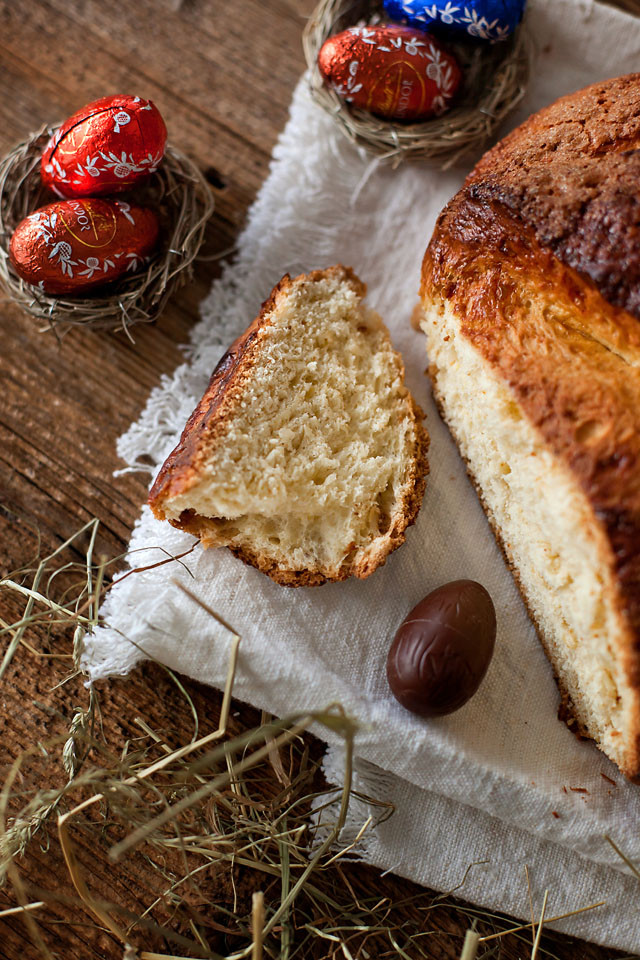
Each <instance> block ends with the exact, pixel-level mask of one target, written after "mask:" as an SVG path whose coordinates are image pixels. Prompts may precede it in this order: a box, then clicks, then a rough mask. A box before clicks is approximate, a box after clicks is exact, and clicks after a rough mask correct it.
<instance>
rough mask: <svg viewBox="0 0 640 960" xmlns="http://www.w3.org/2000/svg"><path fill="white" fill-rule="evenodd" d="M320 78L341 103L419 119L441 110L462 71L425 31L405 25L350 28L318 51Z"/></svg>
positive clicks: (383, 114)
mask: <svg viewBox="0 0 640 960" xmlns="http://www.w3.org/2000/svg"><path fill="white" fill-rule="evenodd" d="M318 66H319V68H320V72H321V73H322V76H323V77H324V79H325V81H326V82H327V83H328V84H329V85H330V86H331V87H333V89H334V90H335V91H336V93H337V94H338V95H339V96H340V97H342V98H343V99H344V100H346V102H347V103H350V104H352V106H354V107H359V108H360V109H362V110H368V111H369V112H370V113H374V114H376V115H377V116H379V117H384V118H386V119H387V120H414V121H415V120H425V119H427V118H428V117H433V116H438V115H439V114H441V113H444V112H445V110H447V108H448V106H449V103H450V101H451V99H452V97H453V96H454V94H455V92H456V90H457V89H458V87H459V86H460V81H461V79H462V74H461V72H460V67H459V66H458V64H457V62H456V60H455V58H454V57H453V56H452V55H451V54H450V53H448V52H447V51H446V50H445V49H444V48H443V47H442V46H441V45H440V44H439V43H438V42H437V40H434V38H433V37H431V36H429V34H426V33H422V32H421V31H419V30H413V29H411V28H410V27H402V26H389V25H382V26H372V27H350V28H349V29H348V30H343V31H342V33H338V34H336V35H335V36H334V37H329V39H328V40H326V41H325V42H324V44H323V45H322V47H321V49H320V53H319V54H318Z"/></svg>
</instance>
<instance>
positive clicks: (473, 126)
mask: <svg viewBox="0 0 640 960" xmlns="http://www.w3.org/2000/svg"><path fill="white" fill-rule="evenodd" d="M382 14H383V10H382V4H381V3H379V2H378V3H376V2H373V3H372V2H366V0H356V2H350V0H321V3H319V5H318V6H317V7H316V10H315V12H314V13H313V14H312V16H311V17H310V19H309V22H308V24H307V26H306V28H305V31H304V35H303V44H304V51H305V57H306V60H307V65H308V68H309V83H310V91H311V96H312V97H313V99H314V100H315V101H316V103H318V104H319V105H320V106H321V107H323V109H325V110H326V111H327V112H328V113H329V114H331V116H332V117H333V118H334V120H335V122H336V124H337V126H338V128H339V129H340V130H341V132H342V133H343V134H344V135H345V136H346V137H348V138H349V139H350V140H351V141H353V142H354V143H356V144H358V145H359V146H362V147H364V148H365V149H366V150H367V151H368V152H369V153H371V154H373V155H374V156H376V157H378V158H380V159H381V160H386V161H390V162H392V163H393V164H394V165H397V164H398V163H400V162H401V161H402V160H405V159H411V160H421V161H430V162H431V163H432V164H434V165H436V166H439V167H442V168H447V167H450V166H453V165H454V164H455V163H456V162H457V161H458V160H459V159H460V158H461V157H462V156H464V155H465V154H467V153H469V152H470V151H477V150H479V149H481V148H482V147H483V146H484V144H485V143H486V142H487V140H489V138H490V137H491V136H492V135H493V134H495V132H496V131H497V129H498V127H499V125H500V123H501V122H502V121H503V120H504V118H505V117H506V116H507V115H508V114H509V113H510V112H511V111H512V110H513V109H514V107H515V106H516V105H517V104H518V103H519V102H520V100H521V99H522V97H523V96H524V93H525V90H526V87H527V83H528V79H529V61H530V52H529V43H528V40H527V36H528V34H527V26H526V19H525V22H523V23H521V24H520V25H519V26H518V27H517V28H516V29H515V30H514V31H513V33H512V34H511V36H510V37H509V38H508V39H506V40H502V41H500V42H498V43H488V42H486V41H485V42H481V43H478V42H476V41H474V40H473V39H471V40H464V41H459V42H455V43H448V49H449V50H450V51H451V53H452V54H453V56H454V57H455V59H456V61H457V63H458V64H459V65H460V67H461V69H462V74H463V81H462V86H461V89H460V91H459V92H458V94H457V95H456V97H455V99H454V101H453V106H452V107H451V108H450V109H448V110H447V112H446V113H442V115H440V116H432V117H429V118H428V119H424V120H421V121H419V122H406V121H399V120H389V119H385V118H384V117H380V116H376V115H375V114H374V112H372V111H369V110H363V109H362V108H361V106H360V105H359V103H356V102H352V103H349V102H348V100H347V97H346V96H345V95H344V94H340V93H339V92H338V91H337V90H336V89H334V87H332V86H331V85H330V84H328V83H326V81H325V78H324V77H323V75H322V72H321V70H320V66H319V64H318V54H319V53H320V50H321V49H322V47H323V44H325V42H326V41H327V40H328V39H329V38H330V37H333V36H335V35H336V34H340V33H341V32H342V31H344V30H346V29H348V28H350V27H355V26H362V25H363V24H367V25H375V24H376V23H380V22H382V19H383V16H382ZM351 99H353V98H351Z"/></svg>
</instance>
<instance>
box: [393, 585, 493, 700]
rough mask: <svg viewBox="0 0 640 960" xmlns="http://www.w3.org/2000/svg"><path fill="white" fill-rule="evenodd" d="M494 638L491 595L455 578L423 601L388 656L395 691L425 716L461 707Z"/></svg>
mask: <svg viewBox="0 0 640 960" xmlns="http://www.w3.org/2000/svg"><path fill="white" fill-rule="evenodd" d="M495 639H496V612H495V609H494V606H493V601H492V600H491V597H490V596H489V594H488V593H487V591H486V590H485V588H484V587H483V586H481V585H480V584H479V583H476V582H475V581H474V580H454V581H453V582H452V583H445V584H444V585H443V586H442V587H438V589H437V590H434V591H433V593H430V594H429V595H428V596H426V597H425V598H424V600H421V601H420V603H419V604H417V606H415V607H414V608H413V610H412V611H411V613H410V614H409V615H408V616H407V618H406V619H405V620H404V622H403V623H402V625H401V627H400V629H399V630H398V632H397V634H396V636H395V639H394V641H393V643H392V644H391V649H390V650H389V656H388V658H387V677H388V680H389V686H390V687H391V691H392V693H393V695H394V696H395V698H396V700H398V701H399V702H400V703H401V704H402V706H403V707H406V708H407V710H411V711H412V712H413V713H417V714H419V715H420V716H422V717H440V716H443V715H444V714H447V713H453V712H454V711H455V710H459V709H460V707H462V706H463V705H464V704H465V703H466V702H467V700H469V699H470V698H471V697H472V696H473V695H474V693H475V692H476V690H477V689H478V687H479V686H480V684H481V682H482V679H483V677H484V675H485V673H486V672H487V669H488V667H489V664H490V662H491V657H492V656H493V648H494V644H495Z"/></svg>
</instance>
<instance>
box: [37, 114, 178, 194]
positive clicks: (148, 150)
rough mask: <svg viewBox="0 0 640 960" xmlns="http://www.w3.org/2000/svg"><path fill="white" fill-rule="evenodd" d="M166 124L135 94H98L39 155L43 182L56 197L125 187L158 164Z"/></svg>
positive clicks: (117, 190)
mask: <svg viewBox="0 0 640 960" xmlns="http://www.w3.org/2000/svg"><path fill="white" fill-rule="evenodd" d="M166 140H167V128H166V127H165V125H164V121H163V119H162V117H161V115H160V112H159V110H158V108H157V107H156V106H155V105H154V104H153V103H152V102H151V101H150V100H142V99H141V98H140V97H130V96H125V95H121V96H115V97H103V98H102V99H101V100H96V101H95V102H94V103H90V104H88V105H87V106H86V107H83V108H82V109H81V110H78V111H77V112H76V113H74V114H73V116H71V117H69V119H68V120H66V121H65V122H64V123H63V124H62V126H61V127H60V128H59V129H58V130H57V131H56V133H55V134H54V135H53V136H52V137H51V139H50V141H49V143H48V144H47V146H46V148H45V151H44V153H43V155H42V162H41V166H40V175H41V178H42V182H43V183H44V184H45V185H46V186H48V187H50V188H51V189H52V190H53V191H54V192H55V193H57V194H58V196H61V197H87V196H99V195H101V194H105V193H119V192H121V191H123V190H128V189H130V188H131V187H132V186H133V185H135V184H137V183H139V182H140V181H141V180H143V179H144V178H145V177H148V176H149V174H150V173H153V172H154V171H155V170H157V168H158V164H159V163H160V161H161V160H162V157H163V156H164V148H165V144H166Z"/></svg>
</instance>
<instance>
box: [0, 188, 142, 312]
mask: <svg viewBox="0 0 640 960" xmlns="http://www.w3.org/2000/svg"><path fill="white" fill-rule="evenodd" d="M158 234H159V224H158V219H157V217H156V215H155V213H153V211H152V210H147V209H145V208H143V207H133V206H130V205H129V204H128V203H124V202H123V201H121V200H101V199H99V198H93V197H90V198H87V199H85V200H59V201H58V202H56V203H50V204H48V206H46V207H40V209H39V210H36V211H35V213H31V214H29V216H28V217H25V219H24V220H22V221H21V222H20V223H19V224H18V226H17V227H16V229H15V230H14V233H13V236H12V237H11V243H10V245H9V259H10V260H11V263H12V264H13V266H14V268H15V270H16V272H17V273H18V274H19V276H21V277H22V279H23V280H26V282H27V283H30V284H33V285H34V286H36V287H38V288H39V289H40V290H41V291H42V292H43V293H51V294H82V293H84V292H85V291H87V290H89V289H92V288H93V287H98V286H102V284H105V283H109V282H110V281H112V280H116V279H117V278H118V277H121V276H122V275H123V274H126V273H128V272H129V271H131V272H133V271H135V270H138V269H139V268H140V267H142V266H143V265H144V264H145V262H146V257H147V256H148V254H150V253H151V251H152V250H153V249H154V247H155V246H156V243H157V241H158Z"/></svg>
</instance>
